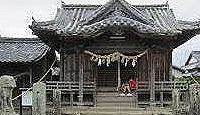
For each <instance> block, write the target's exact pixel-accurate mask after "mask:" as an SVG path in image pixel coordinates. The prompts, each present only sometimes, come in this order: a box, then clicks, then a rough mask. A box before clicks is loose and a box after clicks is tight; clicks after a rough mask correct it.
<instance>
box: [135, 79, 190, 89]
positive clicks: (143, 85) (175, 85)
mask: <svg viewBox="0 0 200 115" xmlns="http://www.w3.org/2000/svg"><path fill="white" fill-rule="evenodd" d="M154 83H155V91H172V89H179V90H181V91H186V90H188V85H187V82H186V81H178V82H174V81H155V82H154ZM138 86H139V87H138V91H147V90H148V91H149V90H150V82H148V81H141V82H139V85H138Z"/></svg>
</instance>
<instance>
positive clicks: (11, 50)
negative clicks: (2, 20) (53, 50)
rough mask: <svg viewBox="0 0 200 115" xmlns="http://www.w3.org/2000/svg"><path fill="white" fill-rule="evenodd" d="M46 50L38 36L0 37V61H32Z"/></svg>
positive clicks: (41, 55)
mask: <svg viewBox="0 0 200 115" xmlns="http://www.w3.org/2000/svg"><path fill="white" fill-rule="evenodd" d="M48 51H49V47H48V46H47V45H46V44H44V43H43V42H42V41H41V40H40V39H38V38H0V62H34V61H38V60H39V59H41V58H42V57H43V56H44V55H46V53H47V52H48Z"/></svg>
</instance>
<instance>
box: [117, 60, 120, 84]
mask: <svg viewBox="0 0 200 115" xmlns="http://www.w3.org/2000/svg"><path fill="white" fill-rule="evenodd" d="M120 71H121V70H120V60H118V61H117V80H118V85H117V88H119V87H120V86H121V76H120Z"/></svg>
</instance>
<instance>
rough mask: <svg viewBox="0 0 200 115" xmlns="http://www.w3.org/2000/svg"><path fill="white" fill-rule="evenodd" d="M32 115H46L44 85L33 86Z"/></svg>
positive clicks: (40, 83)
mask: <svg viewBox="0 0 200 115" xmlns="http://www.w3.org/2000/svg"><path fill="white" fill-rule="evenodd" d="M32 98H33V106H32V115H46V84H44V83H42V82H39V83H35V84H33V97H32Z"/></svg>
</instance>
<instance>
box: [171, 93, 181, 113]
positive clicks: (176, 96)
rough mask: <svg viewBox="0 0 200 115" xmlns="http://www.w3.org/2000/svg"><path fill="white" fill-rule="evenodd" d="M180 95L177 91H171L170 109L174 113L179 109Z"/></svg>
mask: <svg viewBox="0 0 200 115" xmlns="http://www.w3.org/2000/svg"><path fill="white" fill-rule="evenodd" d="M179 101H180V94H179V90H178V89H173V90H172V106H173V107H172V108H173V110H174V112H175V113H176V112H178V109H179Z"/></svg>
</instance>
